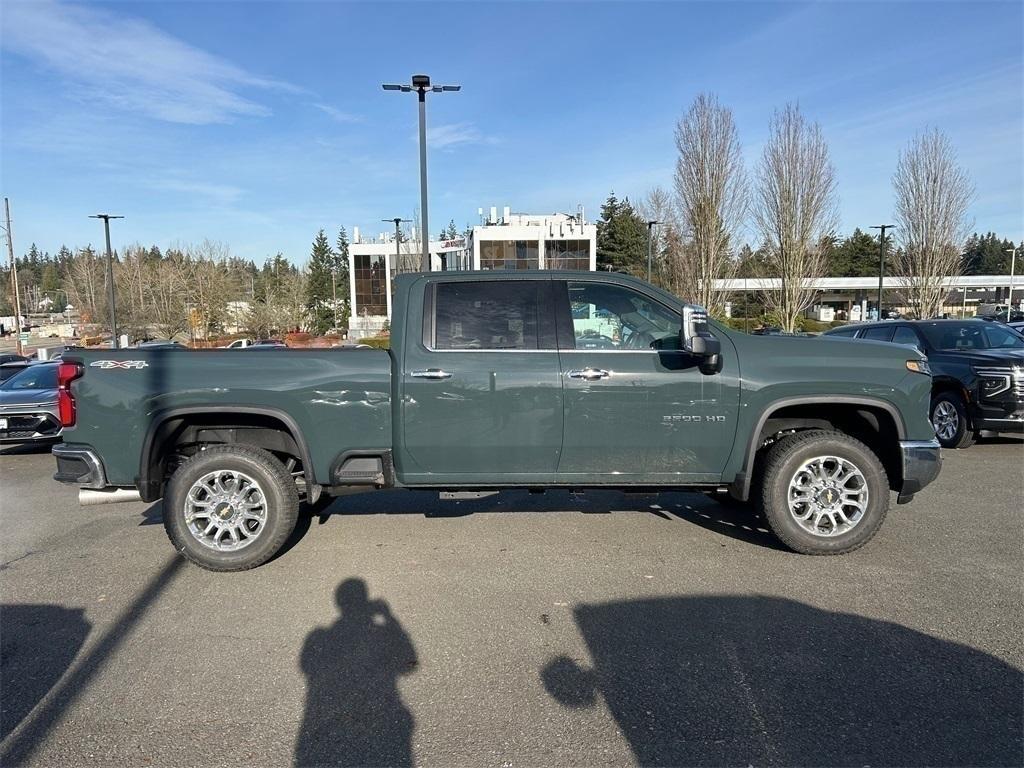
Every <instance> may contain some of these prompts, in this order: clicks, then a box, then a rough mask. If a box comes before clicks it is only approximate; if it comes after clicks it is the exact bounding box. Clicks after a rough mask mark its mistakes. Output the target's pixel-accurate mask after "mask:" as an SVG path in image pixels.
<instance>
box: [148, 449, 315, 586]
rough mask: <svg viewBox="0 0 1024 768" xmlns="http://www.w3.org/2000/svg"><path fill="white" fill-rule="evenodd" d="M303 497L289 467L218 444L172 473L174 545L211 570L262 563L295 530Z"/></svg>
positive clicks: (168, 525) (169, 524) (167, 511)
mask: <svg viewBox="0 0 1024 768" xmlns="http://www.w3.org/2000/svg"><path fill="white" fill-rule="evenodd" d="M298 510H299V495H298V491H297V489H296V487H295V482H294V480H293V479H292V477H291V476H290V475H289V473H288V471H287V470H286V469H285V467H284V465H283V464H282V463H281V462H280V461H278V460H277V458H276V457H275V456H274V455H273V454H272V453H269V452H268V451H265V450H263V449H261V448H255V447H253V446H248V445H214V446H211V447H209V448H207V449H206V450H203V451H200V452H199V453H197V454H196V455H195V456H193V457H192V458H190V459H189V460H188V461H186V462H185V463H184V464H182V465H181V466H180V467H178V469H177V471H176V472H175V473H174V475H172V477H171V479H170V482H169V483H168V485H167V493H166V494H165V495H164V529H165V530H166V531H167V536H168V537H169V538H170V540H171V543H172V544H174V548H175V549H177V550H178V551H179V552H180V553H181V554H182V555H184V556H185V557H186V558H188V559H189V560H191V561H192V562H193V563H195V564H196V565H199V566H201V567H203V568H206V569H207V570H211V571H244V570H246V569H248V568H255V567H256V566H258V565H262V564H263V563H265V562H266V561H267V560H269V559H270V558H271V557H273V556H274V554H275V553H276V552H277V551H278V550H279V549H280V548H281V547H282V545H283V544H284V543H285V541H286V540H287V538H288V537H289V536H290V535H291V533H292V531H293V530H294V528H295V521H296V519H297V516H298Z"/></svg>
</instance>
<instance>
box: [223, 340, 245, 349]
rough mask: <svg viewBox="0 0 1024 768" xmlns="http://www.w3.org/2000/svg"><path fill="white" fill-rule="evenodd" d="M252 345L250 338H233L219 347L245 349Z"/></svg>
mask: <svg viewBox="0 0 1024 768" xmlns="http://www.w3.org/2000/svg"><path fill="white" fill-rule="evenodd" d="M251 346H252V339H235V340H234V341H232V342H231V343H230V344H225V345H224V346H223V347H220V349H245V348H246V347H251Z"/></svg>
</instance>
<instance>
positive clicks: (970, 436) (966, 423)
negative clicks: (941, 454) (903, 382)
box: [928, 392, 976, 448]
mask: <svg viewBox="0 0 1024 768" xmlns="http://www.w3.org/2000/svg"><path fill="white" fill-rule="evenodd" d="M943 403H948V404H949V405H947V406H942V404H943ZM949 406H952V408H953V414H955V418H956V429H955V430H954V432H953V434H952V435H951V436H950V435H947V436H946V437H943V436H942V435H940V434H939V431H938V429H936V430H935V437H936V438H937V439H938V441H939V445H941V446H942V447H943V448H970V447H971V446H972V445H974V441H975V439H976V437H975V432H974V429H973V428H972V425H971V417H970V416H969V415H968V414H967V406H966V405H965V404H964V399H963V398H962V397H960V395H958V394H957V393H956V392H939V393H937V394H936V395H935V396H934V397H932V405H931V408H930V409H929V410H928V418H929V420H930V421H931V422H932V426H933V427H934V426H935V423H936V421H937V420H938V419H939V416H938V415H937V413H936V411H937V410H938V409H939V408H940V407H945V408H947V409H948V407H949Z"/></svg>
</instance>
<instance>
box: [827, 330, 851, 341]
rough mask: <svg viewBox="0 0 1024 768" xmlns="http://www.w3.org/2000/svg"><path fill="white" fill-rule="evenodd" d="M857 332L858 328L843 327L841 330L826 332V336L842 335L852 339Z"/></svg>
mask: <svg viewBox="0 0 1024 768" xmlns="http://www.w3.org/2000/svg"><path fill="white" fill-rule="evenodd" d="M856 333H857V329H856V328H843V329H842V330H840V331H832V332H831V333H828V334H826V336H841V337H842V338H844V339H852V338H853V337H854V335H855V334H856Z"/></svg>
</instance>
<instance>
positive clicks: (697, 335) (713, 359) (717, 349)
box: [679, 306, 722, 373]
mask: <svg viewBox="0 0 1024 768" xmlns="http://www.w3.org/2000/svg"><path fill="white" fill-rule="evenodd" d="M679 346H680V347H682V348H683V349H684V350H685V351H687V352H689V353H690V354H691V355H693V356H694V357H699V358H702V360H701V363H700V369H701V372H702V373H717V372H718V368H719V362H720V358H719V355H720V353H721V351H722V344H721V342H720V341H719V340H718V339H717V338H716V337H715V336H714V334H712V333H711V331H710V330H709V329H708V313H707V311H706V310H705V309H704V308H703V307H691V306H687V307H684V308H683V313H682V323H681V324H680V328H679Z"/></svg>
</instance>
